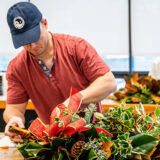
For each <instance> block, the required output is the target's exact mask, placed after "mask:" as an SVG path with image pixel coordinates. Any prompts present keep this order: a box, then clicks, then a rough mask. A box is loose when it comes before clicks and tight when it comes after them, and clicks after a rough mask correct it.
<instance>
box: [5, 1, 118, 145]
mask: <svg viewBox="0 0 160 160" xmlns="http://www.w3.org/2000/svg"><path fill="white" fill-rule="evenodd" d="M7 21H8V25H9V27H10V31H11V35H12V40H13V44H14V47H15V48H18V47H21V46H23V48H24V49H23V50H22V51H21V52H20V53H19V54H18V55H17V56H16V57H15V58H14V59H13V60H12V61H11V62H10V63H9V66H8V69H7V73H6V78H7V81H8V90H7V105H6V109H5V111H4V115H3V116H4V120H5V121H6V123H7V125H6V128H5V134H6V135H8V136H10V138H11V140H13V141H15V142H22V140H21V139H20V137H18V136H16V135H15V134H13V133H10V132H9V131H8V127H9V126H11V125H15V126H19V127H22V128H23V127H24V121H25V118H24V113H25V108H26V106H27V102H28V99H31V100H32V102H33V104H34V107H35V111H36V112H37V114H38V116H39V118H40V119H41V120H42V121H43V122H44V123H45V124H47V123H49V116H50V114H51V112H52V110H53V108H54V107H55V106H57V105H58V104H61V103H63V102H64V104H67V103H68V97H69V93H70V89H71V87H72V86H73V87H74V88H76V89H77V90H78V91H80V93H81V94H82V95H83V100H82V106H81V109H82V108H84V107H86V106H87V104H89V103H91V102H92V103H98V102H100V101H101V100H102V99H104V98H105V97H106V96H108V95H109V94H110V93H111V92H113V91H115V90H116V81H115V78H114V76H113V74H112V73H111V72H110V68H109V67H108V66H107V64H105V62H104V61H103V60H102V59H101V58H100V57H99V55H98V54H97V52H96V51H95V49H94V48H93V47H92V46H91V45H90V44H89V43H88V42H86V41H85V40H84V39H82V38H79V37H75V36H70V35H64V34H52V33H50V32H48V31H47V20H46V19H44V18H42V14H41V12H40V11H39V10H38V8H37V7H36V6H35V5H33V4H32V3H29V2H19V3H16V4H15V5H13V6H12V7H11V8H10V9H9V10H8V14H7ZM98 111H100V112H101V106H100V105H99V108H98Z"/></svg>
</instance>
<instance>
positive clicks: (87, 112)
mask: <svg viewBox="0 0 160 160" xmlns="http://www.w3.org/2000/svg"><path fill="white" fill-rule="evenodd" d="M96 110H97V107H96V104H93V103H91V104H90V105H89V106H88V108H85V109H84V112H85V116H84V119H85V120H86V122H87V124H89V123H91V118H92V116H93V114H94V112H95V111H96Z"/></svg>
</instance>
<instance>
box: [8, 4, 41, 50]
mask: <svg viewBox="0 0 160 160" xmlns="http://www.w3.org/2000/svg"><path fill="white" fill-rule="evenodd" d="M41 19H42V14H41V12H40V11H39V9H38V8H37V7H36V6H35V5H34V4H32V3H30V2H19V3H16V4H14V5H13V6H11V7H10V8H9V10H8V13H7V22H8V25H9V27H10V31H11V35H12V41H13V44H14V47H15V48H19V47H21V46H24V45H26V44H29V43H34V42H36V41H38V39H39V37H40V21H41Z"/></svg>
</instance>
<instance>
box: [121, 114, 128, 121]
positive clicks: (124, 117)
mask: <svg viewBox="0 0 160 160" xmlns="http://www.w3.org/2000/svg"><path fill="white" fill-rule="evenodd" d="M121 118H122V120H128V119H129V117H128V115H127V113H125V112H124V113H122V114H121Z"/></svg>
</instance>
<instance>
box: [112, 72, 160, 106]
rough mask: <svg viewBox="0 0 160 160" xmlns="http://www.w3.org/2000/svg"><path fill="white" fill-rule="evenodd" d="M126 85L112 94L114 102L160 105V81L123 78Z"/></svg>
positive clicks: (135, 74)
mask: <svg viewBox="0 0 160 160" xmlns="http://www.w3.org/2000/svg"><path fill="white" fill-rule="evenodd" d="M124 79H125V82H126V85H125V87H124V88H122V89H119V90H118V91H116V92H115V93H114V97H113V99H114V100H120V101H123V100H125V101H126V103H143V104H160V80H155V79H153V78H152V77H150V76H146V77H144V76H141V77H138V73H134V74H133V77H131V78H129V77H127V76H125V77H124Z"/></svg>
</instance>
